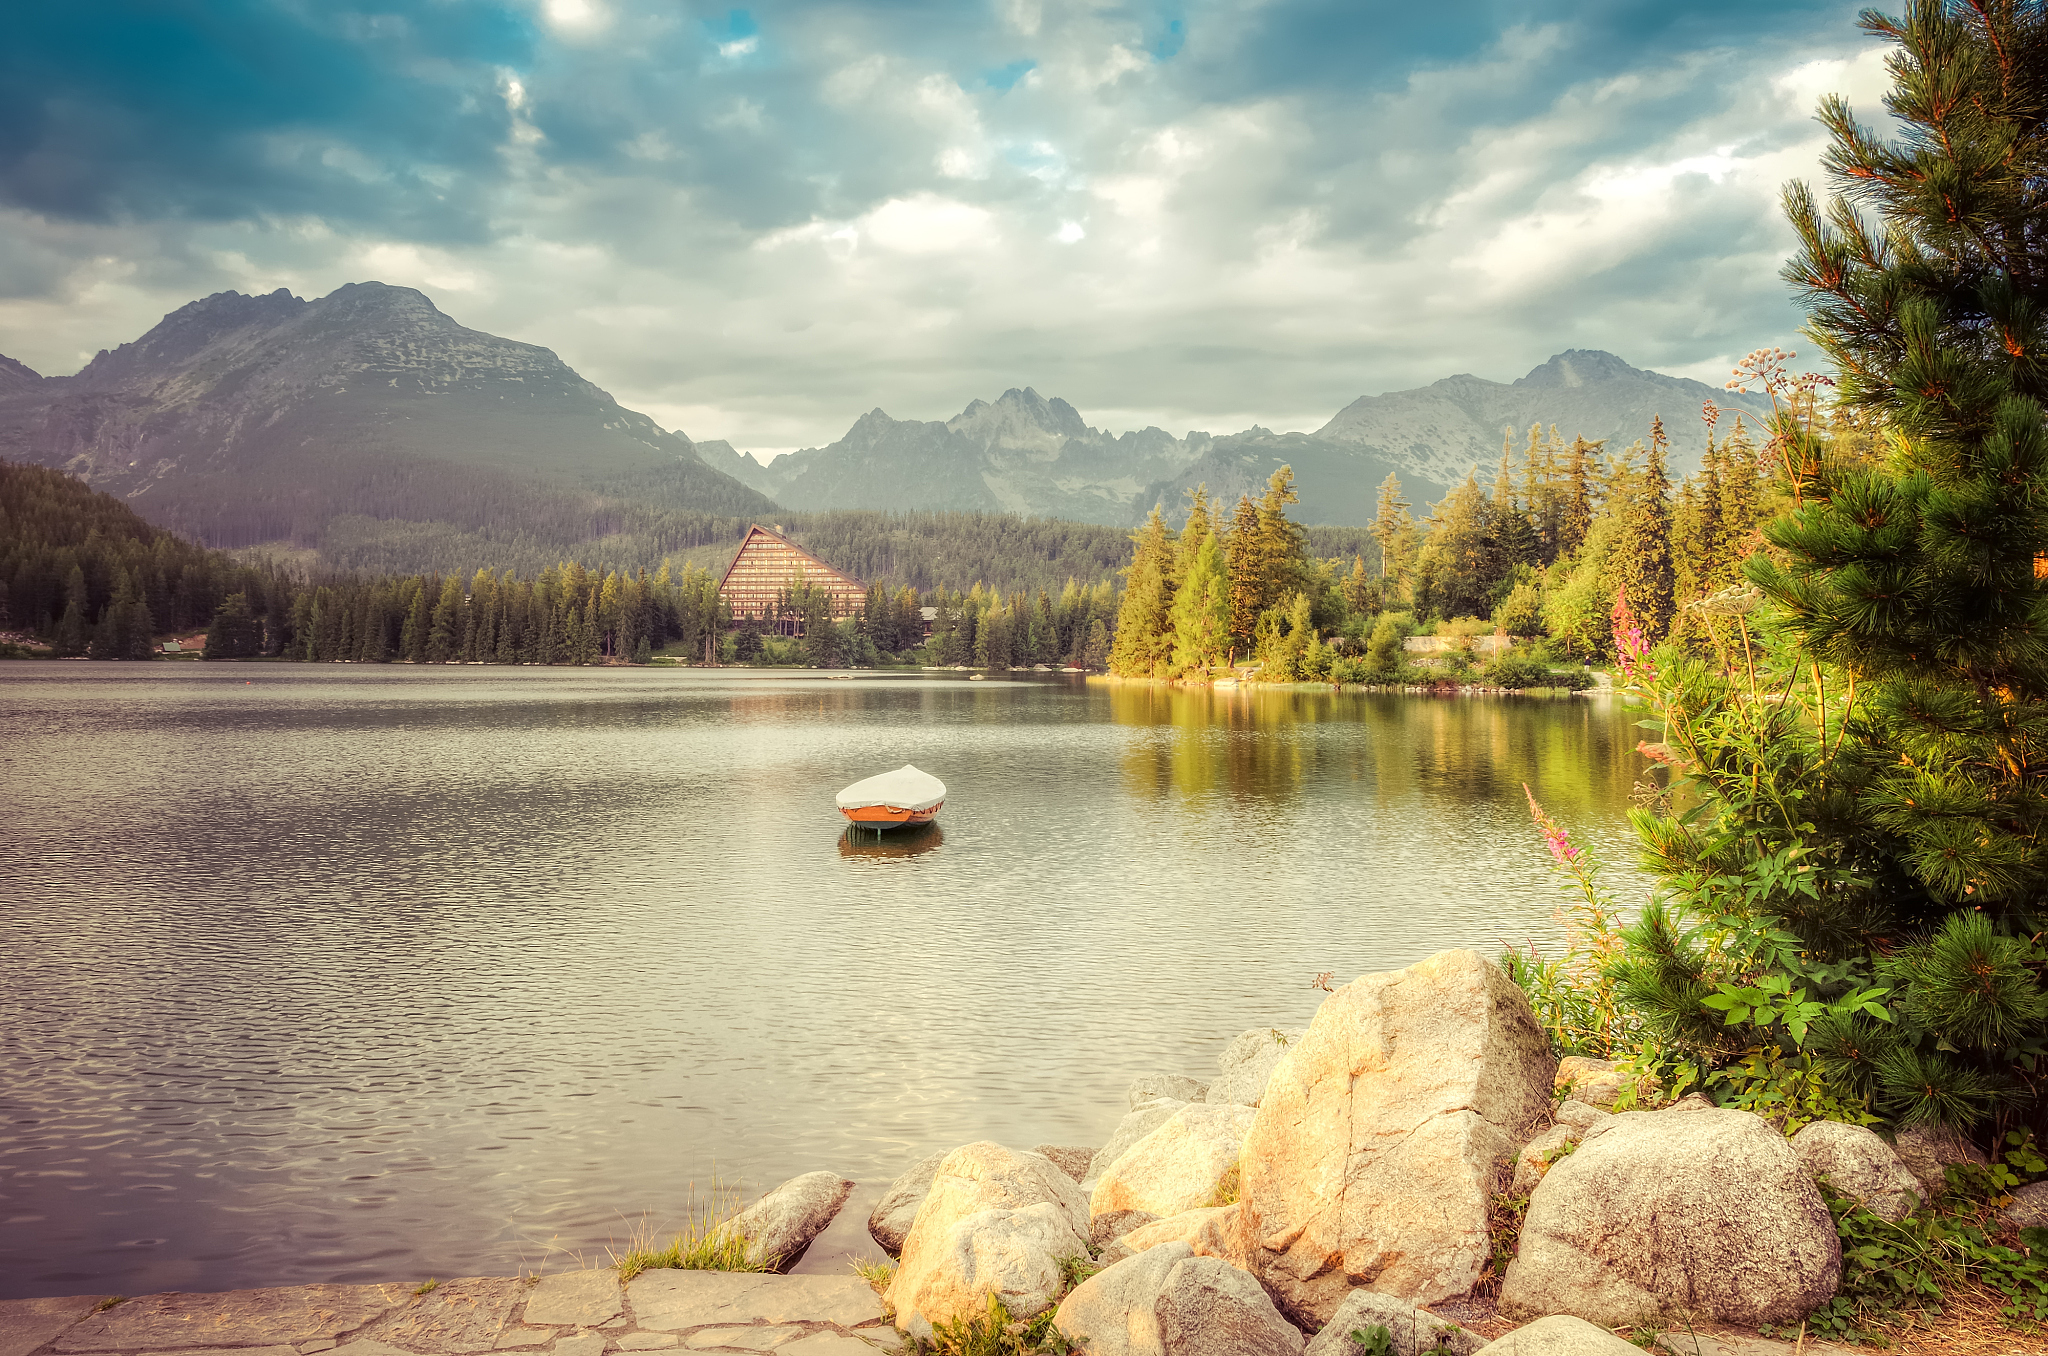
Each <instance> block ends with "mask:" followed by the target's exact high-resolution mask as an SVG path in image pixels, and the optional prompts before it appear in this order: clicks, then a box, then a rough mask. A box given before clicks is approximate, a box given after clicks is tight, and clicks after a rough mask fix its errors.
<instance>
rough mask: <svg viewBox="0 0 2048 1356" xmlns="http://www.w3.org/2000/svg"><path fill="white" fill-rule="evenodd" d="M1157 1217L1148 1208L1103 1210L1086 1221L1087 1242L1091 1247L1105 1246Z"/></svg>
mask: <svg viewBox="0 0 2048 1356" xmlns="http://www.w3.org/2000/svg"><path fill="white" fill-rule="evenodd" d="M1158 1218H1159V1216H1157V1215H1155V1214H1153V1213H1152V1212H1151V1211H1149V1210H1105V1211H1103V1212H1102V1213H1101V1214H1099V1215H1097V1216H1095V1217H1094V1218H1093V1219H1090V1220H1089V1221H1088V1242H1089V1244H1090V1246H1092V1247H1097V1248H1106V1247H1108V1246H1109V1245H1110V1244H1112V1243H1114V1242H1116V1241H1117V1240H1118V1239H1119V1238H1122V1237H1123V1236H1124V1235H1126V1234H1128V1233H1131V1232H1133V1231H1134V1230H1138V1229H1142V1228H1144V1227H1145V1226H1146V1225H1148V1224H1151V1223H1153V1222H1155V1221H1156V1220H1158Z"/></svg>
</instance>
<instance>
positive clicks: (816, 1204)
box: [718, 1172, 853, 1271]
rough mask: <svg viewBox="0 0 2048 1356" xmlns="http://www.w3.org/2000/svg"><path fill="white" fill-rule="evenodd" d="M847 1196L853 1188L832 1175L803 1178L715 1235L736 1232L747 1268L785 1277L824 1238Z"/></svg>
mask: <svg viewBox="0 0 2048 1356" xmlns="http://www.w3.org/2000/svg"><path fill="white" fill-rule="evenodd" d="M852 1191H853V1183H852V1182H850V1181H848V1180H847V1179H846V1178H844V1177H841V1176H840V1175H839V1174H838V1173H836V1172H807V1173H805V1174H803V1175H802V1176H801V1177H792V1178H790V1179H789V1180H788V1181H787V1182H784V1183H783V1184H782V1185H781V1186H778V1187H776V1188H775V1189H774V1190H773V1191H770V1192H769V1193H768V1194H767V1195H765V1196H763V1197H761V1199H760V1200H758V1201H755V1202H754V1203H753V1204H752V1205H750V1206H748V1207H747V1208H746V1209H745V1210H742V1211H740V1212H739V1213H738V1214H736V1215H734V1216H733V1217H732V1218H731V1219H729V1220H727V1221H726V1222H725V1223H723V1224H721V1225H719V1226H718V1227H719V1232H721V1233H725V1232H732V1231H736V1232H737V1233H739V1234H740V1235H741V1236H742V1237H743V1238H745V1239H746V1241H747V1260H748V1262H749V1263H751V1264H753V1265H755V1266H763V1265H766V1266H770V1267H772V1268H773V1269H775V1270H776V1271H787V1270H789V1269H790V1268H791V1267H792V1266H795V1265H796V1264H797V1262H798V1261H799V1260H801V1259H802V1257H803V1255H804V1251H805V1250H806V1249H807V1248H809V1247H810V1246H811V1240H812V1239H815V1238H816V1237H817V1236H818V1235H819V1234H821V1233H823V1232H825V1228H826V1226H827V1225H829V1224H831V1223H832V1219H833V1216H835V1215H837V1214H838V1213H839V1207H840V1206H842V1205H844V1204H846V1198H847V1196H848V1195H850V1194H851V1193H852Z"/></svg>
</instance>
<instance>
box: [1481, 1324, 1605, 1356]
mask: <svg viewBox="0 0 2048 1356" xmlns="http://www.w3.org/2000/svg"><path fill="white" fill-rule="evenodd" d="M1479 1350H1480V1351H1482V1352H1488V1351H1490V1352H1492V1353H1493V1354H1494V1356H1642V1348H1641V1347H1638V1346H1636V1345H1635V1344H1634V1343H1633V1342H1624V1341H1622V1340H1621V1339H1620V1338H1619V1337H1616V1336H1615V1335H1614V1334H1613V1333H1611V1332H1609V1331H1607V1329H1605V1328H1596V1327H1594V1326H1593V1325H1592V1324H1591V1323H1588V1322H1587V1321H1586V1320H1585V1319H1583V1318H1573V1317H1572V1316H1571V1315H1570V1314H1557V1315H1555V1316H1553V1317H1551V1318H1539V1319H1537V1320H1536V1321H1535V1322H1534V1323H1529V1324H1525V1325H1524V1326H1522V1327H1519V1328H1517V1329H1515V1330H1514V1331H1513V1332H1511V1333H1509V1334H1508V1335H1507V1336H1506V1337H1500V1338H1495V1339H1494V1340H1493V1341H1491V1342H1488V1343H1487V1344H1486V1345H1485V1346H1483V1347H1481V1348H1479Z"/></svg>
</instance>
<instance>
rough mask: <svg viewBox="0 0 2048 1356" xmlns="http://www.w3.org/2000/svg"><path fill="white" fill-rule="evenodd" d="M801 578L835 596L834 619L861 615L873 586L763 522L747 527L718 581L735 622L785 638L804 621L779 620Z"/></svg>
mask: <svg viewBox="0 0 2048 1356" xmlns="http://www.w3.org/2000/svg"><path fill="white" fill-rule="evenodd" d="M798 578H802V580H803V581H804V582H805V583H807V584H809V585H810V586H811V587H812V588H814V589H823V590H825V591H826V592H827V593H829V594H831V595H832V615H833V616H834V617H851V616H852V615H853V614H854V613H856V612H858V611H860V605H861V602H862V601H863V600H864V599H865V598H866V597H867V592H868V586H867V585H866V584H863V583H861V582H860V580H858V579H855V578H854V577H853V576H852V575H850V574H846V573H844V572H842V571H839V570H835V569H833V568H832V567H831V566H830V565H827V564H826V563H825V562H824V561H822V560H820V559H818V558H817V557H816V556H814V555H812V554H811V553H810V552H809V551H806V550H804V548H803V547H801V546H798V545H797V544H796V543H795V542H793V541H791V540H790V539H789V538H787V537H785V536H783V535H782V534H781V533H780V532H771V531H769V530H768V529H767V528H765V527H762V526H761V525H760V524H759V523H756V524H754V525H753V526H751V527H749V528H748V529H747V535H746V538H745V540H743V541H741V542H740V549H739V552H738V554H736V555H734V556H733V558H732V564H730V565H728V566H726V569H725V578H723V579H721V580H719V581H718V596H719V597H720V598H721V599H723V600H724V601H725V603H726V605H727V606H728V607H730V608H731V609H732V619H733V620H734V621H736V622H756V623H758V624H760V625H762V626H764V627H766V628H767V629H768V630H770V631H772V632H774V633H776V634H778V635H781V634H789V635H794V634H796V630H797V627H798V626H799V625H800V622H799V619H798V618H795V617H790V616H778V615H777V614H776V604H777V602H778V600H779V599H780V597H781V596H782V594H783V593H784V592H785V591H786V590H787V589H788V588H789V586H790V585H791V584H793V583H795V582H796V581H797V579H798Z"/></svg>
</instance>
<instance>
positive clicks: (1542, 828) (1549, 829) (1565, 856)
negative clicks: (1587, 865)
mask: <svg viewBox="0 0 2048 1356" xmlns="http://www.w3.org/2000/svg"><path fill="white" fill-rule="evenodd" d="M1522 794H1523V795H1525V796H1527V797H1528V798H1529V814H1530V815H1531V817H1533V818H1534V819H1535V821H1536V828H1537V831H1538V832H1540V833H1541V834H1542V835H1543V845H1544V846H1545V847H1547V848H1549V849H1550V855H1551V858H1552V859H1553V860H1554V861H1556V863H1557V864H1558V865H1559V866H1565V867H1568V866H1570V865H1572V864H1573V863H1574V862H1576V861H1578V859H1579V857H1580V855H1581V854H1582V853H1583V852H1584V849H1583V848H1577V847H1574V846H1572V836H1571V832H1570V831H1569V830H1567V829H1566V828H1565V826H1564V825H1562V824H1560V823H1558V822H1557V821H1556V820H1554V819H1552V818H1551V817H1550V816H1549V815H1547V814H1545V813H1543V807H1542V806H1541V805H1538V804H1537V803H1536V793H1535V792H1534V791H1531V790H1530V789H1529V784H1528V783H1527V782H1523V783H1522Z"/></svg>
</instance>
